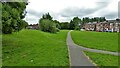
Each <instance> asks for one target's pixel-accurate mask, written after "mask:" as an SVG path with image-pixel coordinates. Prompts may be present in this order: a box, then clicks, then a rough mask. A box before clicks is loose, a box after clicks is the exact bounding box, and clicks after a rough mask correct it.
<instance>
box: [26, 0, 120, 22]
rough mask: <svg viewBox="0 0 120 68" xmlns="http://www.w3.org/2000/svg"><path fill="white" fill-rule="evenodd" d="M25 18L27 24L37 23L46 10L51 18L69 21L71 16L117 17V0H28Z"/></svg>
mask: <svg viewBox="0 0 120 68" xmlns="http://www.w3.org/2000/svg"><path fill="white" fill-rule="evenodd" d="M29 2H30V3H29V5H27V8H26V10H27V15H26V17H25V20H26V21H27V22H28V23H29V24H36V23H38V21H39V19H40V18H41V16H42V15H43V14H45V13H47V12H49V13H50V15H51V16H52V17H53V19H55V20H58V21H60V22H65V21H67V22H69V21H70V20H71V19H72V18H73V17H75V16H78V17H79V18H83V17H103V16H104V17H106V19H116V18H117V17H118V2H119V0H29Z"/></svg>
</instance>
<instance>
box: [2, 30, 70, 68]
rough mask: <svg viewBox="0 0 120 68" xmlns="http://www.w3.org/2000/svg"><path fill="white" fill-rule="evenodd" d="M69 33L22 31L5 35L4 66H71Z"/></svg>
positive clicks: (65, 31)
mask: <svg viewBox="0 0 120 68" xmlns="http://www.w3.org/2000/svg"><path fill="white" fill-rule="evenodd" d="M67 32H68V30H62V31H60V32H58V33H57V34H51V33H46V32H42V31H39V30H22V31H20V32H17V33H13V34H10V35H3V41H2V44H3V66H69V56H68V50H67V45H66V37H67Z"/></svg>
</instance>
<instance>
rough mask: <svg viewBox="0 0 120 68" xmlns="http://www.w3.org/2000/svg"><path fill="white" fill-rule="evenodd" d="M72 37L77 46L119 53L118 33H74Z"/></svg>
mask: <svg viewBox="0 0 120 68" xmlns="http://www.w3.org/2000/svg"><path fill="white" fill-rule="evenodd" d="M71 36H72V39H73V41H74V42H75V43H76V44H78V45H81V46H84V47H88V48H93V49H100V50H107V51H118V33H109V32H90V31H72V32H71Z"/></svg>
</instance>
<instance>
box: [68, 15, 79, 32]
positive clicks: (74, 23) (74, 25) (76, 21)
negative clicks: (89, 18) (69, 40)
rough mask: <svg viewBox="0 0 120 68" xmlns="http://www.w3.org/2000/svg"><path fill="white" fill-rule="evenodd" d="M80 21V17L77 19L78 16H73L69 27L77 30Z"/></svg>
mask: <svg viewBox="0 0 120 68" xmlns="http://www.w3.org/2000/svg"><path fill="white" fill-rule="evenodd" d="M80 23H81V19H79V18H78V17H74V18H73V20H71V21H70V29H72V30H74V29H75V30H79V29H80V25H79V24H80Z"/></svg>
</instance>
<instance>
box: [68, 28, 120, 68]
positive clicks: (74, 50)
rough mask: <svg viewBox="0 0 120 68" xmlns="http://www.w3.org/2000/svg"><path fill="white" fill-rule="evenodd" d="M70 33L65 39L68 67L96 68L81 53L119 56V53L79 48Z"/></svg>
mask: <svg viewBox="0 0 120 68" xmlns="http://www.w3.org/2000/svg"><path fill="white" fill-rule="evenodd" d="M71 31H72V30H71ZM71 31H69V32H68V35H67V39H66V41H67V45H68V49H69V56H70V65H71V66H96V65H95V64H94V63H92V61H91V60H90V59H89V58H88V57H87V56H86V55H85V54H84V52H83V51H89V52H96V53H102V54H110V55H115V56H119V55H120V53H118V52H109V51H103V50H97V49H90V48H86V47H82V46H79V45H77V44H75V43H74V42H73V40H72V38H71V35H70V32H71Z"/></svg>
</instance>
